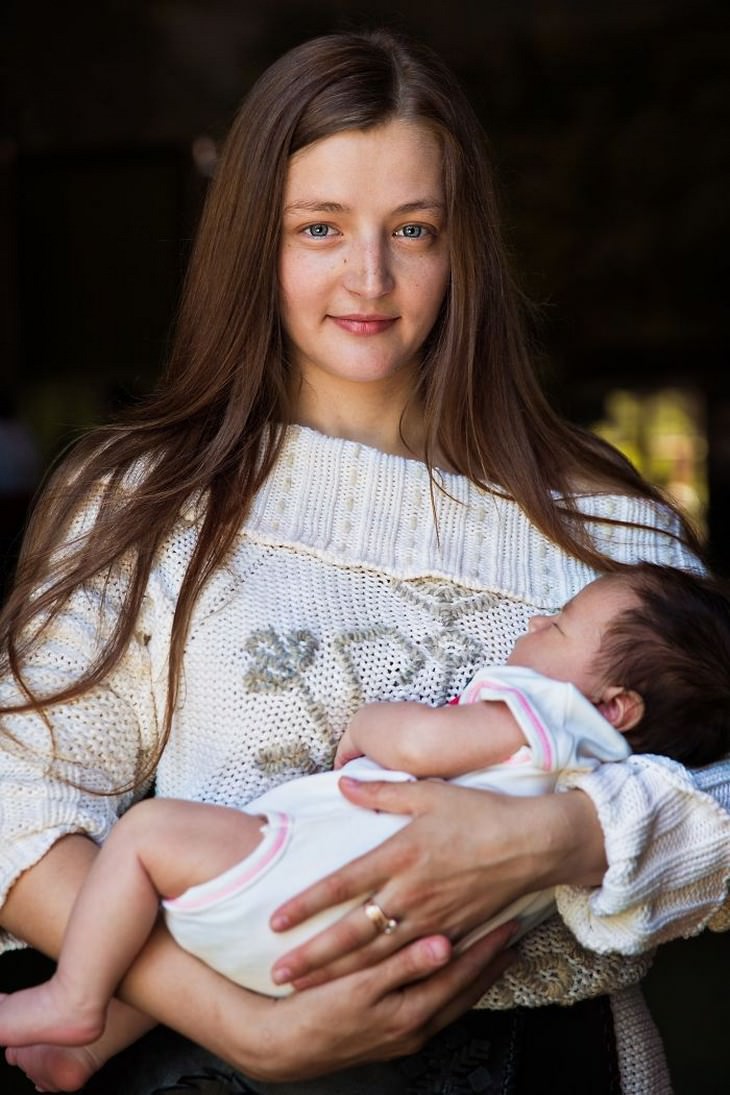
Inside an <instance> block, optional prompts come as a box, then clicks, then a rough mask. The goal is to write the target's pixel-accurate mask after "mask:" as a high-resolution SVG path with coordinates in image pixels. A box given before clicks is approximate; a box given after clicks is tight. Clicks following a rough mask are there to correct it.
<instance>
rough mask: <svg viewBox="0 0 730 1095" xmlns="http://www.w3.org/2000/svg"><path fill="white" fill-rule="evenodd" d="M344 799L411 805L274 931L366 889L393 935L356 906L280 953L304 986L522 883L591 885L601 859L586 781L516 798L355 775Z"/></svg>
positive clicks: (459, 928) (499, 901)
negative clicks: (381, 839)
mask: <svg viewBox="0 0 730 1095" xmlns="http://www.w3.org/2000/svg"><path fill="white" fill-rule="evenodd" d="M340 786H341V789H342V791H343V793H344V794H345V796H346V797H347V798H349V799H350V801H352V802H354V803H356V804H357V805H359V806H364V807H369V808H371V809H377V810H386V811H388V812H391V813H407V814H411V815H412V817H413V820H412V821H411V823H410V825H407V826H406V827H405V828H404V829H402V830H401V831H400V832H399V833H397V834H396V835H395V836H393V837H391V838H390V839H389V840H387V841H386V842H385V843H384V844H381V845H380V846H379V847H378V848H376V849H374V850H373V851H372V852H369V853H368V854H367V855H365V856H362V857H361V858H359V859H357V860H354V861H353V862H352V863H350V864H348V865H347V866H346V867H343V868H341V869H340V870H339V871H336V872H335V873H334V874H332V875H330V876H328V877H327V878H325V879H323V880H322V881H320V882H318V883H316V884H315V885H314V886H312V887H310V888H309V889H308V890H305V891H304V892H303V893H302V894H299V895H298V896H296V897H294V898H292V899H291V900H289V901H287V902H286V903H285V904H284V905H282V906H281V907H280V908H279V909H278V910H277V911H276V912H275V913H274V916H273V917H272V926H273V927H274V928H275V929H276V930H285V929H286V928H288V927H291V926H293V925H294V924H298V923H300V922H301V921H303V920H306V919H307V918H308V917H310V916H312V915H313V914H314V913H316V912H319V911H320V910H321V909H325V908H328V907H330V906H332V905H336V904H338V903H340V902H342V901H345V900H348V899H351V898H353V897H356V896H357V895H359V894H370V895H372V898H373V900H374V901H375V902H377V904H378V905H380V907H381V908H382V909H383V910H384V912H385V913H386V915H387V916H388V917H394V918H395V919H397V920H398V927H397V929H396V930H395V931H394V932H392V934H389V935H385V934H379V933H376V932H375V931H374V928H373V924H372V923H371V921H370V920H369V919H368V918H367V917H366V916H365V915H364V912H363V909H362V907H361V906H358V907H356V908H355V909H353V910H351V911H350V912H348V913H347V914H346V915H345V916H343V917H342V919H341V920H339V921H338V922H337V923H336V924H334V925H332V926H331V927H329V928H328V929H326V930H325V931H324V932H321V933H320V934H319V935H317V936H315V937H314V938H313V939H311V940H310V941H309V942H307V943H305V944H303V945H302V946H301V947H298V948H296V949H295V950H293V951H291V952H289V954H287V955H284V956H283V957H282V958H281V959H279V961H278V962H277V963H276V965H275V966H274V969H273V976H274V979H275V980H277V981H279V982H281V983H284V982H287V981H292V982H293V983H294V985H295V987H296V988H306V987H309V986H311V985H314V984H319V983H321V982H322V981H325V980H329V979H330V978H333V977H341V976H344V975H346V974H347V973H350V972H352V971H353V970H357V969H362V968H364V967H366V966H370V965H372V964H373V963H375V962H379V961H380V960H382V959H383V958H384V957H386V956H388V955H390V954H392V953H393V952H394V951H395V950H397V949H398V948H399V947H402V946H403V945H404V944H406V943H408V942H410V941H411V940H413V939H417V938H419V937H422V936H426V935H430V934H432V933H434V932H438V933H440V934H443V935H445V936H447V937H448V938H449V939H450V940H452V941H453V942H455V941H457V940H459V939H460V938H462V937H463V936H464V935H465V934H466V933H467V932H469V931H471V930H472V929H473V928H475V927H477V926H478V925H480V924H483V923H484V922H485V921H487V920H488V919H489V918H490V917H491V916H493V915H494V914H496V913H497V912H499V911H500V910H502V909H503V908H505V907H506V906H507V905H508V904H509V903H510V902H511V901H513V900H515V899H516V898H517V897H520V896H522V895H523V894H526V893H530V892H533V891H536V890H540V889H543V888H546V887H548V886H553V885H556V884H558V883H561V882H574V883H583V884H597V883H598V882H600V879H601V877H602V874H603V872H604V870H605V857H604V852H603V833H602V831H601V828H600V825H599V824H598V820H597V818H596V815H595V811H594V810H593V806H592V804H591V802H590V800H589V799H588V797H587V796H586V795H583V794H582V792H579V791H578V792H574V791H571V792H568V793H565V794H553V795H542V796H538V797H535V798H516V797H514V796H510V795H500V794H490V793H489V792H486V791H482V790H478V791H474V790H468V789H465V788H463V787H455V786H453V785H449V784H445V783H440V782H431V781H429V782H420V783H411V784H401V783H399V784H393V783H385V782H383V783H377V782H376V783H362V784H360V783H356V782H355V781H353V780H346V779H343V780H342V781H341V783H340Z"/></svg>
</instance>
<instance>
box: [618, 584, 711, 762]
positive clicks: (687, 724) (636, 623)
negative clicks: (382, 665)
mask: <svg viewBox="0 0 730 1095" xmlns="http://www.w3.org/2000/svg"><path fill="white" fill-rule="evenodd" d="M612 580H617V581H622V582H627V583H628V585H629V586H630V588H631V589H632V590H633V592H634V593H635V594H636V595H637V597H638V598H639V604H638V606H637V607H635V608H630V609H627V610H626V611H625V612H623V613H621V614H620V616H619V617H618V618H617V619H616V620H614V621H613V623H612V624H611V625H610V626H609V628H608V630H607V632H606V635H605V636H604V639H603V643H602V645H601V651H600V654H599V665H600V669H601V670H602V671H603V673H604V674H605V679H606V680H609V681H610V682H611V683H613V684H617V685H618V684H620V685H621V686H622V687H623V688H627V689H633V690H634V691H635V692H638V694H639V695H640V696H641V698H642V699H643V701H644V715H643V717H642V719H641V721H640V722H639V724H638V725H637V726H636V727H635V728H634V729H633V730H630V731H629V732H628V733H627V734H626V738H627V740H628V742H629V744H630V745H631V748H632V749H633V750H634V752H636V753H662V754H664V755H665V756H668V757H673V758H674V759H675V760H678V761H681V762H682V763H683V764H687V765H691V766H699V765H703V764H710V763H711V762H713V761H716V760H719V759H720V758H721V757H723V756H725V755H726V754H727V753H728V752H730V588H729V587H728V585H727V584H725V583H723V582H721V581H720V580H719V579H716V578H711V577H705V576H701V575H698V574H689V573H687V572H686V571H683V570H678V569H677V568H676V567H671V566H657V565H656V564H653V563H639V564H638V565H637V566H633V567H630V568H627V569H626V570H625V571H624V572H623V574H621V575H616V577H615V578H611V579H609V581H612Z"/></svg>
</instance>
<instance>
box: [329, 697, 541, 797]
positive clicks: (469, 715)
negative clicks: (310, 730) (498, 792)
mask: <svg viewBox="0 0 730 1095" xmlns="http://www.w3.org/2000/svg"><path fill="white" fill-rule="evenodd" d="M525 744H526V742H525V737H524V734H523V733H522V731H521V729H520V727H519V726H518V724H517V722H516V721H515V719H514V717H513V715H512V713H511V712H510V710H509V708H508V707H507V705H506V704H505V703H502V702H501V701H488V702H485V701H480V702H478V703H467V704H458V705H455V704H448V705H447V706H445V707H428V706H427V705H426V704H423V703H369V704H366V705H365V706H364V707H361V708H360V710H359V711H357V712H356V713H355V715H354V717H353V719H352V722H351V723H350V725H349V726H348V728H347V730H346V731H345V733H344V735H343V737H342V740H341V741H340V744H339V746H338V749H337V754H336V756H335V768H341V767H342V765H343V764H345V763H346V762H347V761H348V760H352V759H353V758H354V757H360V756H368V757H370V758H371V759H372V760H375V761H377V762H378V764H382V765H383V767H384V768H397V769H402V770H403V771H406V772H410V773H411V774H412V775H414V776H419V777H427V776H441V777H443V778H445V779H449V778H451V777H452V776H460V775H463V774H464V773H465V772H471V771H475V770H476V769H479V768H487V767H489V766H490V765H492V764H498V763H500V762H501V761H504V760H506V759H507V758H508V757H510V756H511V755H512V754H513V753H515V752H516V751H517V750H518V749H519V748H520V746H522V745H525Z"/></svg>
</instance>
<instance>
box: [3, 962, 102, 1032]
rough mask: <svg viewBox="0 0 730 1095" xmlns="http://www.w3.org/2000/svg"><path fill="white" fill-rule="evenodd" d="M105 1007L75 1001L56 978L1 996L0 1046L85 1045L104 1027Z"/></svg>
mask: <svg viewBox="0 0 730 1095" xmlns="http://www.w3.org/2000/svg"><path fill="white" fill-rule="evenodd" d="M104 1021H105V1009H104V1010H103V1011H100V1009H99V1008H98V1007H95V1006H92V1005H90V1004H87V1003H81V1002H78V1001H76V1000H74V999H73V998H72V997H71V994H70V993H69V992H67V991H65V990H64V987H63V985H61V984H60V982H59V979H58V978H57V977H52V978H51V980H50V981H46V982H44V984H42V985H36V986H35V988H32V989H22V990H21V991H20V992H13V993H11V994H9V995H5V996H1V997H0V1045H4V1046H32V1045H37V1044H39V1043H41V1042H52V1043H54V1044H56V1045H62V1046H85V1045H88V1044H89V1043H90V1042H93V1041H94V1040H95V1039H96V1038H98V1037H99V1035H100V1034H101V1032H102V1031H103V1029H104Z"/></svg>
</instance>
